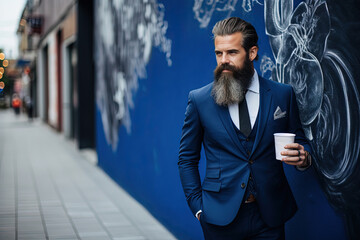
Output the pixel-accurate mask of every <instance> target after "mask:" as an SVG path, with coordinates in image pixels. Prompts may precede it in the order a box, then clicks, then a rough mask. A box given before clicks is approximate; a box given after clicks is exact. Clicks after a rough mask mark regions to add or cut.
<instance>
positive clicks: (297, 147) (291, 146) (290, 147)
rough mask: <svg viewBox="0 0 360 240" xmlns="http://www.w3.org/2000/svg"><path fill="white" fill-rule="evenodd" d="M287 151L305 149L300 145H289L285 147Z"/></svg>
mask: <svg viewBox="0 0 360 240" xmlns="http://www.w3.org/2000/svg"><path fill="white" fill-rule="evenodd" d="M284 148H286V149H298V150H304V147H303V146H302V145H300V144H298V143H289V144H286V145H285V147H284Z"/></svg>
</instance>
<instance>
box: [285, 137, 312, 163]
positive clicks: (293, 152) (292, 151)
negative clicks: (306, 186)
mask: <svg viewBox="0 0 360 240" xmlns="http://www.w3.org/2000/svg"><path fill="white" fill-rule="evenodd" d="M285 149H289V150H287V151H282V152H281V155H282V156H284V158H283V159H282V161H283V162H284V163H286V164H289V165H293V166H297V167H299V168H304V167H307V166H308V165H309V159H308V155H309V153H308V152H307V151H305V150H304V147H303V146H302V145H300V144H298V143H291V144H287V145H286V146H285Z"/></svg>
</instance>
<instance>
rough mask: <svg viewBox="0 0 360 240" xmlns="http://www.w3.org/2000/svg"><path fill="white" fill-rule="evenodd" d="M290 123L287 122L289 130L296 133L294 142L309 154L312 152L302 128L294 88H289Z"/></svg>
mask: <svg viewBox="0 0 360 240" xmlns="http://www.w3.org/2000/svg"><path fill="white" fill-rule="evenodd" d="M289 119H290V123H289V131H290V132H292V133H295V134H296V137H295V142H296V143H299V144H301V145H303V146H304V149H305V151H307V152H309V153H310V155H311V153H312V150H311V146H310V144H309V142H308V140H307V138H306V137H305V133H304V130H303V128H302V124H301V121H300V116H299V108H298V105H297V101H296V96H295V93H294V90H293V89H292V88H291V96H290V117H289Z"/></svg>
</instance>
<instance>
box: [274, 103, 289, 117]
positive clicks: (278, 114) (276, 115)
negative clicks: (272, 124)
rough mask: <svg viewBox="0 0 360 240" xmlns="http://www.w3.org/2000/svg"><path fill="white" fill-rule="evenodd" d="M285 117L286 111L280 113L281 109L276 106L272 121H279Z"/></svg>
mask: <svg viewBox="0 0 360 240" xmlns="http://www.w3.org/2000/svg"><path fill="white" fill-rule="evenodd" d="M285 116H286V111H285V112H283V111H281V108H280V107H279V106H278V107H277V108H276V110H275V112H274V120H276V119H280V118H283V117H285Z"/></svg>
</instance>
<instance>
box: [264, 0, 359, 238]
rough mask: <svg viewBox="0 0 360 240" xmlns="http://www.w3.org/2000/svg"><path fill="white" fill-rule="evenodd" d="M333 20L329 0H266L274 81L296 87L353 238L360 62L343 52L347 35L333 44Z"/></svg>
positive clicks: (322, 169) (321, 167)
mask: <svg viewBox="0 0 360 240" xmlns="http://www.w3.org/2000/svg"><path fill="white" fill-rule="evenodd" d="M350 11H351V10H350ZM332 14H336V11H334V12H332ZM331 19H332V18H331V16H330V13H329V10H328V6H327V3H326V1H321V0H307V1H304V2H302V3H300V4H299V5H298V6H297V7H296V8H295V10H293V0H287V1H284V0H282V1H281V2H280V1H279V0H275V1H273V0H266V1H265V28H266V34H267V35H268V36H269V40H270V45H271V48H272V51H273V55H274V58H275V61H276V68H275V69H274V71H273V80H277V81H279V82H283V83H288V84H291V85H292V86H293V87H294V90H295V94H296V97H297V101H298V106H299V110H300V118H301V122H302V124H303V127H304V130H305V133H306V136H307V137H308V139H309V140H311V145H312V147H313V149H314V150H315V151H314V152H315V157H316V161H314V163H315V167H316V169H317V171H318V173H319V174H320V176H321V177H320V181H322V185H323V188H324V190H325V193H326V194H327V197H328V199H329V201H330V202H331V204H332V205H333V206H334V207H335V208H336V209H338V210H341V211H342V212H343V213H344V214H345V218H346V221H347V230H348V234H349V236H350V237H351V238H353V237H356V236H359V234H360V232H359V231H360V230H359V228H358V226H357V225H358V222H357V221H358V220H359V217H360V208H359V202H358V201H359V199H360V191H359V187H358V186H359V185H358V183H359V180H356V179H359V176H358V174H359V172H358V170H357V169H358V168H359V149H360V129H359V120H360V96H359V92H358V89H357V86H356V82H355V79H354V77H353V75H352V72H354V71H355V70H354V69H351V68H350V67H351V66H356V65H359V62H358V60H357V57H356V53H355V52H352V53H351V52H349V54H346V55H344V54H342V53H341V51H342V49H345V48H347V47H349V46H348V44H347V40H346V35H345V34H344V37H343V39H340V41H338V42H337V44H336V46H338V48H337V49H335V48H334V49H331V48H329V47H328V38H329V36H330V34H331V32H334V33H335V34H339V33H336V32H339V29H336V30H335V29H332V28H331ZM333 19H335V17H334V18H333ZM350 63H351V64H350Z"/></svg>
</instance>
